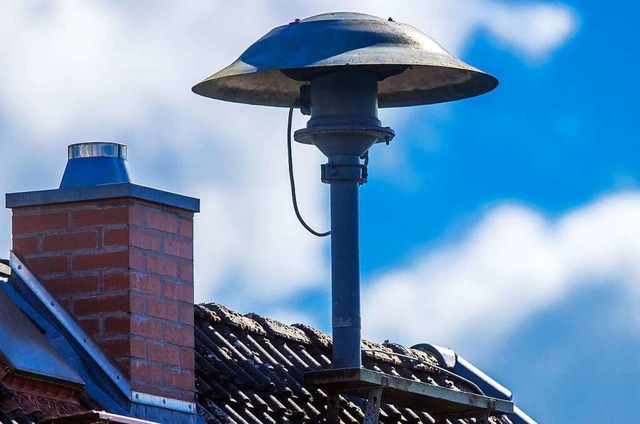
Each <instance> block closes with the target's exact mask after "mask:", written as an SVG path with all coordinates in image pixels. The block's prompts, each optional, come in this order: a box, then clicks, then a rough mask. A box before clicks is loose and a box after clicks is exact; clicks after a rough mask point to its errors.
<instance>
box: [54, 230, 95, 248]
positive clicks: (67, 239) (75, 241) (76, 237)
mask: <svg viewBox="0 0 640 424" xmlns="http://www.w3.org/2000/svg"><path fill="white" fill-rule="evenodd" d="M42 247H43V250H44V251H45V252H62V251H73V250H80V249H95V248H97V247H98V233H97V232H96V231H89V232H83V233H66V234H53V235H48V236H44V238H43V240H42Z"/></svg>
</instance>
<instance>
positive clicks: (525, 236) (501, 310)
mask: <svg viewBox="0 0 640 424" xmlns="http://www.w3.org/2000/svg"><path fill="white" fill-rule="evenodd" d="M637 222H640V193H639V192H628V193H621V194H616V195H609V196H607V197H603V198H601V199H599V200H597V201H594V202H593V203H591V204H588V205H585V206H582V207H579V208H577V209H575V210H573V211H570V212H568V213H566V214H564V215H562V216H559V217H555V218H549V217H546V216H544V215H543V214H541V213H540V212H537V211H535V210H534V209H531V208H529V207H525V206H521V205H516V204H504V205H502V206H498V207H496V208H494V209H493V210H491V211H489V212H488V213H487V214H486V215H485V216H484V217H483V218H482V219H481V220H480V222H479V223H478V224H477V225H476V226H475V227H474V228H472V229H471V230H469V231H468V232H467V233H466V234H465V235H464V236H463V237H462V238H461V239H460V240H458V241H455V242H452V243H450V244H448V245H446V246H442V247H439V248H437V249H435V250H434V251H430V252H425V253H423V254H421V255H418V257H416V258H415V259H414V260H413V261H412V262H411V263H410V264H409V265H407V266H406V267H404V268H401V269H396V270H390V271H388V272H386V273H385V274H383V275H380V276H379V277H377V278H375V279H374V280H373V281H372V282H371V284H369V285H368V286H367V287H366V288H365V290H364V294H363V301H362V303H363V314H364V318H363V322H364V323H365V331H364V333H365V335H366V336H368V337H371V338H372V339H374V340H380V339H383V338H390V337H391V338H392V339H395V340H398V341H401V342H404V343H407V344H413V343H418V342H421V341H430V342H432V343H436V344H442V345H450V346H454V347H456V348H457V349H459V350H460V351H473V352H474V353H475V354H476V355H477V354H479V352H482V351H484V353H487V351H490V346H491V345H492V344H493V342H495V341H498V340H499V339H500V338H502V337H504V336H505V335H508V334H509V332H511V331H513V330H515V329H517V327H518V325H519V324H521V323H522V322H523V320H525V319H527V318H529V317H531V316H533V315H535V314H536V313H538V312H541V311H543V310H544V309H545V308H547V307H550V306H553V305H554V304H555V303H557V302H560V301H562V300H563V299H565V298H566V297H567V296H568V295H569V294H570V293H572V292H573V291H574V290H575V289H577V288H579V287H583V286H585V285H590V284H622V285H623V286H624V287H625V288H626V289H627V290H628V292H629V295H630V299H635V303H636V304H638V302H640V297H638V294H640V291H638V289H637V287H638V284H639V283H640V226H638V225H634V224H635V223H637ZM630 302H631V303H634V302H633V301H631V300H630ZM380 305H384V307H380ZM638 321H640V320H636V321H635V323H633V324H632V327H634V328H635V326H637V323H638ZM623 322H624V320H621V325H625V326H626V325H629V324H628V321H627V323H625V324H622V323H623Z"/></svg>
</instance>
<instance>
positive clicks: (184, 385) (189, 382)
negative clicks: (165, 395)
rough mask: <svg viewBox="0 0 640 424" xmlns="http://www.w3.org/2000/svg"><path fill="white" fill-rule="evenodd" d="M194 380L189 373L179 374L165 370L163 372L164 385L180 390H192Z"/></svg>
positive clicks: (179, 372)
mask: <svg viewBox="0 0 640 424" xmlns="http://www.w3.org/2000/svg"><path fill="white" fill-rule="evenodd" d="M195 383H196V379H195V376H194V374H193V372H191V371H186V372H184V371H183V372H181V371H175V370H171V369H166V370H165V372H164V384H165V386H168V387H174V388H177V389H182V390H194V389H195Z"/></svg>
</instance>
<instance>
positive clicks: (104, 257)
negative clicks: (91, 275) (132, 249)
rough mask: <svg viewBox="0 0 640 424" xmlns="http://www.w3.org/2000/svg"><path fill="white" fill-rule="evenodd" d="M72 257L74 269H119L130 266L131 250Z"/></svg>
mask: <svg viewBox="0 0 640 424" xmlns="http://www.w3.org/2000/svg"><path fill="white" fill-rule="evenodd" d="M72 259H73V270H74V271H89V270H99V269H117V268H127V267H128V266H129V252H128V251H127V250H121V251H119V252H99V253H87V254H82V255H73V257H72Z"/></svg>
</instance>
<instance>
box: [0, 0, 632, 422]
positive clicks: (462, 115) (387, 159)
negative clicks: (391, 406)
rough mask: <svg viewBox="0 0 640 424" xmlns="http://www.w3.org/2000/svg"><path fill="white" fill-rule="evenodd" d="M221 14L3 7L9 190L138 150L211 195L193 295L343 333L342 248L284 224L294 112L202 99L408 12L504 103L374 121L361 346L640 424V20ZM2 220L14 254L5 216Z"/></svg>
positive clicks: (235, 8)
mask: <svg viewBox="0 0 640 424" xmlns="http://www.w3.org/2000/svg"><path fill="white" fill-rule="evenodd" d="M226 3H231V2H224V3H223V2H217V1H211V2H207V1H193V2H190V3H189V6H184V5H183V3H181V2H171V1H162V2H153V3H152V2H150V1H141V2H136V3H130V2H125V1H114V2H106V1H105V2H103V1H88V2H82V3H79V2H72V1H63V0H61V1H58V2H55V3H53V2H38V1H17V0H16V1H8V2H3V3H2V5H0V56H1V57H2V58H3V60H2V61H0V74H1V75H2V76H3V78H2V82H1V83H0V146H1V147H2V151H3V152H4V155H5V158H11V159H10V160H5V161H4V165H3V170H4V178H3V179H0V188H2V190H3V191H4V192H16V191H27V190H38V189H47V188H53V187H56V186H57V185H58V183H59V180H60V178H61V176H62V171H63V169H64V164H65V160H66V156H65V155H66V152H65V148H66V145H68V144H71V143H74V142H78V141H85V140H114V141H119V142H122V143H125V144H127V145H128V146H129V165H130V167H131V169H132V172H133V175H134V179H135V181H136V182H138V183H141V184H146V185H150V186H154V187H158V188H161V189H165V190H170V191H175V192H179V193H183V194H187V195H192V196H196V197H200V198H201V199H202V213H201V214H200V215H199V216H198V217H197V219H196V296H197V300H199V301H204V300H214V301H219V302H222V303H225V304H227V305H228V306H230V307H232V308H234V309H237V310H239V311H242V312H249V311H256V312H258V313H262V314H267V315H270V316H274V317H278V318H280V319H282V320H283V321H286V322H293V321H303V322H306V323H311V324H313V325H316V326H318V327H319V328H321V329H324V330H327V331H328V330H329V298H328V289H329V287H328V281H329V280H328V276H329V273H328V269H329V264H328V244H327V241H326V240H319V239H316V238H314V237H312V236H310V235H308V234H307V233H306V232H305V231H304V230H303V229H301V228H300V226H299V225H298V224H297V222H296V221H295V217H294V215H293V212H292V210H291V205H290V198H289V193H288V181H287V178H286V157H285V152H286V150H285V144H284V141H285V139H284V137H285V131H284V130H285V128H286V122H285V120H286V111H285V110H280V109H270V108H262V107H252V106H244V105H233V104H225V103H222V102H216V101H213V100H208V99H204V98H200V97H198V96H196V95H194V94H192V93H191V92H190V87H191V86H192V85H193V84H194V83H195V82H197V81H199V80H200V79H202V78H203V77H205V76H208V75H209V74H211V73H213V72H214V71H216V70H218V69H220V68H222V67H224V66H226V65H227V64H229V63H230V62H232V61H233V60H234V59H235V58H236V57H237V56H239V54H240V53H241V52H242V51H243V50H244V49H245V48H246V47H247V46H248V45H250V44H251V43H252V42H253V41H255V40H256V39H258V38H259V37H260V36H262V35H263V34H264V33H266V32H267V31H268V30H270V29H271V28H273V27H274V26H277V25H281V24H284V23H287V22H289V21H291V20H292V19H293V18H295V17H301V18H304V17H307V16H310V15H313V14H317V13H321V12H326V11H335V10H352V11H361V12H367V13H372V14H376V15H380V16H392V17H393V18H394V19H395V20H397V21H402V22H406V23H409V24H412V25H414V26H416V27H417V28H419V29H421V30H422V31H424V32H425V33H427V34H428V35H430V36H432V37H433V38H434V39H436V40H437V41H439V42H440V43H441V44H442V45H443V46H444V47H445V48H446V49H448V50H449V51H451V52H452V53H454V54H455V55H457V56H459V57H461V58H462V59H464V60H465V61H467V62H469V63H470V64H472V65H474V66H477V67H479V68H481V69H483V70H485V71H487V72H489V73H491V74H493V75H495V76H496V77H498V79H499V80H500V86H499V87H498V88H497V89H496V90H495V91H493V92H491V93H489V94H487V95H485V96H481V97H478V98H475V99H469V100H465V101H461V102H456V103H452V104H443V105H435V106H424V107H417V108H411V109H398V110H384V111H381V119H382V121H383V123H384V124H385V125H389V126H391V127H393V128H394V129H395V130H396V132H397V136H396V139H395V140H394V141H393V142H392V143H391V145H390V146H375V147H374V149H373V150H372V151H371V162H370V179H369V183H368V184H367V185H366V186H364V187H362V189H361V244H362V252H361V256H362V273H363V314H364V321H363V327H364V328H363V333H364V334H365V335H366V336H367V337H369V338H372V339H374V340H377V341H382V340H384V339H390V340H392V341H399V342H402V343H404V344H408V345H411V344H414V343H419V342H432V343H436V344H443V345H447V346H451V347H453V348H454V349H455V350H457V351H458V352H459V353H461V354H462V355H463V356H465V357H466V358H467V359H469V360H470V361H471V362H474V363H475V364H476V365H478V366H479V367H480V368H482V369H483V370H485V371H487V372H488V373H489V374H490V375H492V376H494V377H496V378H497V379H498V380H499V381H501V382H502V383H503V384H504V385H506V386H507V387H509V388H510V389H512V391H513V392H514V393H515V400H516V402H517V403H518V404H519V405H521V407H522V408H523V409H524V410H525V411H527V412H528V413H529V414H530V415H532V416H533V417H534V418H536V419H538V420H539V421H540V422H551V423H553V422H584V423H589V422H593V423H596V422H603V421H607V422H622V421H629V422H631V421H632V420H633V417H634V415H635V414H633V413H634V412H635V411H632V406H633V405H634V402H637V399H638V398H639V396H640V389H638V388H637V385H636V384H634V382H635V380H638V379H639V378H640V365H638V364H639V363H640V362H639V361H638V360H637V358H638V356H639V355H640V318H638V316H639V314H638V312H637V311H638V310H639V309H640V289H639V287H640V285H639V284H640V224H638V222H640V191H639V190H638V179H639V178H640V165H639V163H640V162H639V161H638V158H639V157H640V147H639V145H638V144H637V143H636V141H637V140H638V138H639V137H638V136H639V130H638V126H637V125H634V124H635V123H636V121H637V118H636V109H637V108H636V107H635V97H636V96H637V95H638V94H639V93H640V90H639V88H640V87H639V84H640V82H638V79H637V78H635V74H634V72H635V70H636V69H637V68H638V65H639V63H638V61H639V60H640V59H639V57H640V54H639V53H640V52H639V50H640V49H639V48H638V37H637V31H636V30H635V28H634V26H633V25H632V24H631V23H630V22H629V21H630V19H625V18H626V17H627V16H632V15H633V14H634V13H635V12H636V10H633V9H634V7H630V6H628V5H626V4H623V3H622V2H615V1H614V2H607V3H606V4H605V3H602V2H595V1H583V2H579V3H578V2H571V1H564V2H551V1H536V0H531V1H524V0H523V1H510V2H507V1H499V0H464V1H457V2H455V4H454V3H453V2H447V1H445V0H432V1H426V0H425V1H417V0H416V1H396V2H384V1H382V0H380V1H368V2H365V1H341V2H338V1H328V2H302V1H299V2H298V1H294V2H267V1H255V2H244V4H243V2H234V3H233V5H231V4H226ZM304 124H305V118H304V117H302V116H300V115H298V116H296V117H295V120H294V126H295V127H296V128H300V127H302V126H304ZM294 154H295V155H296V178H297V184H298V186H299V197H300V202H301V208H302V210H303V213H304V215H305V217H306V218H307V220H308V221H309V222H311V223H313V226H314V227H316V228H318V229H324V228H327V227H328V217H327V211H328V198H327V194H328V188H327V186H325V185H323V184H321V183H320V181H319V177H318V176H319V165H320V163H322V162H323V158H322V156H321V155H320V154H319V153H317V152H315V151H314V150H313V149H312V148H310V147H307V146H294ZM0 219H1V220H2V221H1V222H2V223H1V224H0V247H2V246H4V247H2V249H3V250H4V251H5V252H8V249H9V246H10V217H9V213H8V212H7V211H5V212H3V213H2V215H1V216H0ZM632 414H633V415H632Z"/></svg>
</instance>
